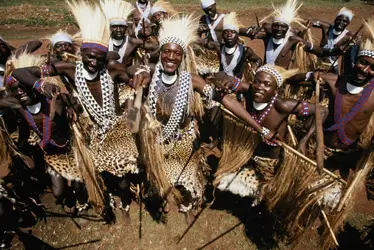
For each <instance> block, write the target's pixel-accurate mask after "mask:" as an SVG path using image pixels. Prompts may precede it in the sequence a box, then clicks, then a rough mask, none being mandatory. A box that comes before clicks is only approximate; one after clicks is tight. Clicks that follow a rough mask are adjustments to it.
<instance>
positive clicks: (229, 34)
mask: <svg viewBox="0 0 374 250" xmlns="http://www.w3.org/2000/svg"><path fill="white" fill-rule="evenodd" d="M240 26H241V25H240V23H239V20H238V19H237V16H236V13H235V12H232V13H230V14H228V15H225V17H224V18H223V33H222V37H223V43H221V44H220V43H218V42H209V43H208V45H207V46H208V48H209V49H215V50H216V52H217V55H218V58H219V60H220V68H219V71H223V72H225V73H226V74H227V75H229V76H232V77H236V78H237V79H240V80H242V79H243V78H245V76H248V75H249V74H248V71H250V70H255V69H256V68H257V67H259V66H260V65H261V64H262V60H261V58H260V57H258V56H257V55H256V54H255V53H254V52H253V50H252V49H251V48H250V47H247V46H245V45H242V44H240V43H239V28H240ZM249 63H250V65H251V66H248V64H249ZM245 71H246V72H245ZM245 73H247V74H245ZM239 97H240V95H239ZM238 99H239V100H241V98H238ZM209 114H210V118H211V120H210V121H205V122H204V125H203V127H205V126H208V128H207V131H206V132H205V133H203V138H204V137H205V136H209V134H210V133H212V138H213V142H212V143H211V144H210V145H206V147H209V148H212V147H214V146H217V144H218V137H219V134H220V125H219V122H220V121H221V110H220V108H219V106H215V107H212V109H211V110H210V112H209ZM208 131H210V132H208ZM204 141H208V140H207V139H204Z"/></svg>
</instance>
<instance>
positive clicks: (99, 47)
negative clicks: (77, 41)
mask: <svg viewBox="0 0 374 250" xmlns="http://www.w3.org/2000/svg"><path fill="white" fill-rule="evenodd" d="M81 48H82V49H96V50H99V51H101V52H104V53H107V52H108V47H106V46H104V45H102V44H98V43H89V42H85V43H82V46H81Z"/></svg>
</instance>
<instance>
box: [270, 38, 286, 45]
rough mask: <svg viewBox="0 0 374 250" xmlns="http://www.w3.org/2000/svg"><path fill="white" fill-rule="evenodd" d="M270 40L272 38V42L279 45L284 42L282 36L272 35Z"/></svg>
mask: <svg viewBox="0 0 374 250" xmlns="http://www.w3.org/2000/svg"><path fill="white" fill-rule="evenodd" d="M272 40H273V43H275V44H276V45H280V44H282V43H283V42H284V38H280V39H276V38H274V37H273V38H272Z"/></svg>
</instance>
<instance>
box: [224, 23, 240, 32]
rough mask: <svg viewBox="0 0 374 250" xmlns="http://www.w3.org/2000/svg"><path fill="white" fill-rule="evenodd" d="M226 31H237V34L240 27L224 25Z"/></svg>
mask: <svg viewBox="0 0 374 250" xmlns="http://www.w3.org/2000/svg"><path fill="white" fill-rule="evenodd" d="M223 29H224V30H235V31H236V32H239V27H238V26H235V25H232V24H223Z"/></svg>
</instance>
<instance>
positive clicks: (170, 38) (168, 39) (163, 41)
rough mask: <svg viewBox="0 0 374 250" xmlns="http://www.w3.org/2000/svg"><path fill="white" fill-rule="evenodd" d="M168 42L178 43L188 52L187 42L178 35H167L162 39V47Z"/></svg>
mask: <svg viewBox="0 0 374 250" xmlns="http://www.w3.org/2000/svg"><path fill="white" fill-rule="evenodd" d="M166 43H175V44H178V45H179V46H181V47H182V49H183V51H184V52H185V53H186V49H187V46H186V43H185V42H183V41H182V40H181V39H179V38H178V37H172V36H168V37H165V38H164V39H162V40H161V41H160V48H161V47H162V46H163V45H164V44H166Z"/></svg>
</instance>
